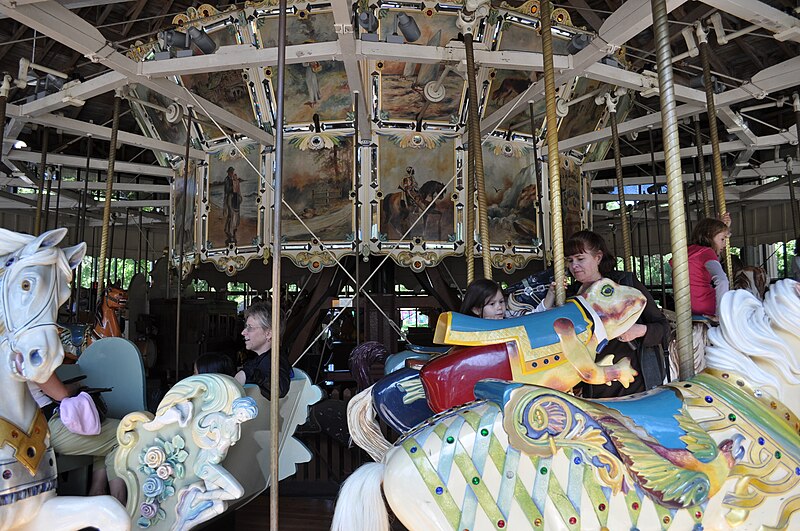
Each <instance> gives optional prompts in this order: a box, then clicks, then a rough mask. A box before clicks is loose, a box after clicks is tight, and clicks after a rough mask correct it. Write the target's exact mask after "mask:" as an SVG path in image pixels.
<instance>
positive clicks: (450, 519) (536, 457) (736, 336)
mask: <svg viewBox="0 0 800 531" xmlns="http://www.w3.org/2000/svg"><path fill="white" fill-rule="evenodd" d="M709 340H710V346H709V347H708V349H707V352H706V361H707V368H706V370H705V371H703V372H701V373H699V374H697V375H695V376H693V377H692V378H690V379H688V380H687V381H676V382H672V383H670V384H667V385H665V386H661V387H659V388H656V389H653V390H650V391H647V392H645V393H640V394H638V395H634V396H630V397H625V398H619V399H609V400H595V401H592V400H583V399H580V398H577V397H575V396H573V395H570V394H567V393H563V392H560V391H557V390H554V389H548V388H545V387H539V386H536V385H525V384H520V383H514V382H507V381H500V380H484V381H482V382H480V383H478V384H477V386H476V388H475V395H476V397H477V398H478V400H477V401H476V402H473V403H470V404H466V405H463V406H460V407H456V408H453V409H450V410H447V411H443V412H441V413H440V414H438V415H436V416H434V417H432V418H431V419H429V420H428V421H426V422H425V423H423V424H420V425H419V426H417V427H415V428H414V429H412V430H410V431H409V432H407V433H405V434H404V435H403V436H402V437H401V439H399V440H398V441H397V442H396V443H395V444H394V445H393V446H389V445H387V447H386V450H385V451H383V452H382V454H380V455H378V457H379V459H378V460H377V461H378V462H377V463H370V464H367V465H364V466H363V467H362V468H360V469H359V470H357V471H356V472H355V473H354V474H353V475H352V476H351V477H350V478H349V479H348V480H347V481H346V482H345V484H344V485H343V486H342V489H341V491H340V494H339V500H338V503H337V508H336V514H335V516H334V523H333V528H332V529H334V530H337V531H338V530H344V529H371V530H387V529H388V517H387V514H386V508H385V504H384V500H383V497H382V495H381V484H382V485H383V489H382V490H383V494H384V495H385V497H386V501H387V502H388V503H389V505H390V506H391V507H392V510H393V511H394V513H395V514H396V515H397V517H398V518H399V519H400V521H402V523H403V524H404V525H405V526H406V527H407V528H409V529H412V530H426V531H428V530H461V529H470V530H483V529H486V530H488V529H492V530H494V529H503V528H507V529H514V530H526V529H531V530H539V529H568V530H577V529H634V528H636V529H695V530H700V529H704V528H713V529H727V528H734V527H736V528H737V529H769V530H772V529H797V528H798V526H800V418H798V413H799V412H800V285H798V283H797V282H795V281H793V280H783V281H781V282H778V283H777V284H775V285H774V286H773V287H772V289H771V290H770V291H769V292H768V293H767V294H766V297H765V300H764V301H763V302H761V301H759V300H758V299H757V298H756V297H754V296H753V295H752V294H751V293H749V292H746V291H743V290H735V291H731V292H728V293H727V294H725V296H724V297H723V299H722V301H721V310H720V326H719V327H716V328H714V329H712V330H710V332H709ZM573 346H574V345H573ZM565 348H572V347H571V346H568V345H567V346H565ZM373 451H374V450H373Z"/></svg>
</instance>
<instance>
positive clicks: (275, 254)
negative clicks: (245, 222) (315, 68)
mask: <svg viewBox="0 0 800 531" xmlns="http://www.w3.org/2000/svg"><path fill="white" fill-rule="evenodd" d="M286 5H287V0H280V9H279V11H278V88H277V109H276V115H275V186H274V189H275V201H274V203H275V204H274V206H273V210H272V349H271V350H270V366H271V367H272V370H271V371H270V393H269V407H270V415H269V430H270V463H269V528H270V531H278V450H279V448H278V445H279V441H280V439H279V437H278V436H279V433H278V430H279V429H280V408H279V406H280V404H279V403H278V401H279V399H280V396H279V395H280V382H279V379H278V376H279V375H280V371H279V370H278V366H279V364H280V350H281V334H280V330H281V210H282V209H283V201H282V200H283V112H284V103H285V102H284V89H285V84H286ZM355 119H356V120H358V116H356V118H355Z"/></svg>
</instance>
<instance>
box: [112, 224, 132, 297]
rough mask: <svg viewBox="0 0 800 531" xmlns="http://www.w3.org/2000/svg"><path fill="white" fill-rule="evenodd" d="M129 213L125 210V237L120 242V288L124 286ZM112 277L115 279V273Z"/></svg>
mask: <svg viewBox="0 0 800 531" xmlns="http://www.w3.org/2000/svg"><path fill="white" fill-rule="evenodd" d="M130 215H131V212H130V209H129V208H126V209H125V237H124V238H123V240H122V282H121V283H120V286H124V285H125V261H126V260H128V218H129V217H130ZM114 276H115V277H116V276H117V275H116V271H115V272H114Z"/></svg>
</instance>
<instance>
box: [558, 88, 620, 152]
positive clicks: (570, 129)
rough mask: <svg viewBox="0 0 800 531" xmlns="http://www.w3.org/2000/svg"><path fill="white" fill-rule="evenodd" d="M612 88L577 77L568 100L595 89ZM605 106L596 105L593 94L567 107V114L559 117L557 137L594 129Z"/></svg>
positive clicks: (573, 135) (562, 138)
mask: <svg viewBox="0 0 800 531" xmlns="http://www.w3.org/2000/svg"><path fill="white" fill-rule="evenodd" d="M598 89H599V90H603V91H605V90H613V87H610V86H608V85H606V84H605V83H601V82H599V81H595V80H593V79H588V78H584V77H581V78H578V80H577V82H576V83H575V87H574V89H573V91H572V95H571V96H570V100H574V99H576V98H580V97H581V96H584V95H587V94H589V93H590V92H593V91H595V90H598ZM605 109H606V106H605V104H603V105H597V104H596V103H595V102H594V96H592V97H590V98H587V99H585V100H583V101H579V102H578V103H575V104H574V105H571V106H570V108H569V114H567V116H565V117H564V118H562V119H561V125H560V126H559V128H558V139H559V140H566V139H567V138H573V137H575V136H578V135H582V134H584V133H588V132H590V131H594V130H595V128H596V127H597V124H598V122H599V121H600V119H601V118H602V117H603V113H604V112H605Z"/></svg>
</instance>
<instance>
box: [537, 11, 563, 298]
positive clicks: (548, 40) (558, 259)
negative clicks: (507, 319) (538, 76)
mask: <svg viewBox="0 0 800 531" xmlns="http://www.w3.org/2000/svg"><path fill="white" fill-rule="evenodd" d="M552 11H553V6H552V5H550V0H544V1H543V2H542V15H541V18H540V20H541V23H542V58H543V63H544V64H543V66H544V97H545V104H546V114H545V116H546V118H547V170H548V171H547V177H548V180H549V183H550V231H551V235H552V237H551V240H552V244H551V246H550V247H551V248H552V249H553V269H554V273H555V282H556V305H559V306H560V305H562V304H564V299H565V298H566V289H565V288H564V281H565V279H566V275H565V273H564V228H563V222H562V219H561V173H560V169H561V168H560V160H559V156H558V125H557V122H558V116H557V115H556V85H555V74H554V72H553V34H552V33H551V24H550V16H551V14H552Z"/></svg>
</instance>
